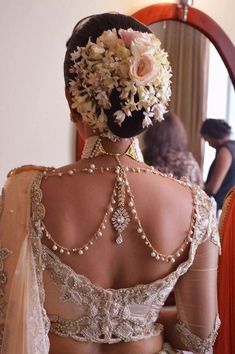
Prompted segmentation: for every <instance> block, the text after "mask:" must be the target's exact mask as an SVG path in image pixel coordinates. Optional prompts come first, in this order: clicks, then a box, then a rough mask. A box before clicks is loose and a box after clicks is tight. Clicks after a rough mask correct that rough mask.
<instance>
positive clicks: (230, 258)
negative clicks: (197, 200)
mask: <svg viewBox="0 0 235 354" xmlns="http://www.w3.org/2000/svg"><path fill="white" fill-rule="evenodd" d="M220 236H221V239H222V255H221V260H220V266H219V297H218V302H219V312H220V317H221V322H222V324H221V328H220V331H219V336H218V338H217V341H216V345H215V354H234V352H235V188H233V189H232V190H231V191H230V193H229V194H228V195H227V197H226V199H225V201H224V205H223V210H222V215H221V219H220Z"/></svg>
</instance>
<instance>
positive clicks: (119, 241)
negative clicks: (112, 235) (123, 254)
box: [116, 235, 123, 245]
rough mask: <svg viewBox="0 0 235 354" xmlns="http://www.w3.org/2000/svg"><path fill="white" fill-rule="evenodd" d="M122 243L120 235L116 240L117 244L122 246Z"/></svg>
mask: <svg viewBox="0 0 235 354" xmlns="http://www.w3.org/2000/svg"><path fill="white" fill-rule="evenodd" d="M122 242H123V238H122V235H119V236H118V237H117V238H116V243H117V244H118V245H120V244H121V243H122Z"/></svg>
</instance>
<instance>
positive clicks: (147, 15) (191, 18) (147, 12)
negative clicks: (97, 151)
mask: <svg viewBox="0 0 235 354" xmlns="http://www.w3.org/2000/svg"><path fill="white" fill-rule="evenodd" d="M132 16H133V17H134V18H136V19H137V20H138V21H140V22H142V23H144V24H146V25H151V24H152V23H155V22H159V21H164V20H175V21H180V22H183V23H186V24H189V25H190V26H192V27H195V28H196V29H198V30H199V31H200V32H202V33H203V34H204V35H205V36H206V37H207V38H209V40H210V41H211V42H212V43H213V44H214V46H215V48H216V49H217V51H218V53H219V54H220V56H221V58H222V60H223V62H224V64H225V66H226V68H227V70H228V72H229V75H230V78H231V81H232V83H233V87H234V89H235V47H234V45H233V43H232V41H231V40H230V39H229V37H228V36H227V34H226V33H225V32H224V31H223V30H222V28H221V27H220V26H219V25H218V24H217V23H216V22H215V21H214V20H213V19H212V18H211V17H209V16H208V15H206V14H205V13H204V12H202V11H200V10H198V9H196V8H194V7H191V6H189V7H188V14H187V20H186V21H183V19H182V8H181V6H180V5H178V4H164V3H159V4H154V5H150V6H147V7H144V8H142V9H140V10H138V11H136V12H135V13H134V14H132ZM83 146H84V141H83V140H82V139H79V136H78V133H77V134H76V152H75V155H76V156H75V158H76V160H79V159H80V158H81V153H82V149H83Z"/></svg>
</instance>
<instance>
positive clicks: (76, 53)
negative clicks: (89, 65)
mask: <svg viewBox="0 0 235 354" xmlns="http://www.w3.org/2000/svg"><path fill="white" fill-rule="evenodd" d="M80 56H81V49H80V48H79V47H77V49H76V50H75V51H74V52H73V53H71V54H70V57H71V60H72V61H75V60H77V59H78V58H80Z"/></svg>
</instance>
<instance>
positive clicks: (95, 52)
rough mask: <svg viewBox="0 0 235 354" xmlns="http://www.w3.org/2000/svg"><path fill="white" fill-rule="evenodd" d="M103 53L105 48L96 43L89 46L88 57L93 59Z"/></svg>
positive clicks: (100, 56)
mask: <svg viewBox="0 0 235 354" xmlns="http://www.w3.org/2000/svg"><path fill="white" fill-rule="evenodd" d="M104 53H105V49H104V48H102V47H100V46H98V45H96V44H93V45H92V46H91V48H90V53H89V57H90V58H91V59H94V60H98V59H100V58H102V55H103V54H104Z"/></svg>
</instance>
